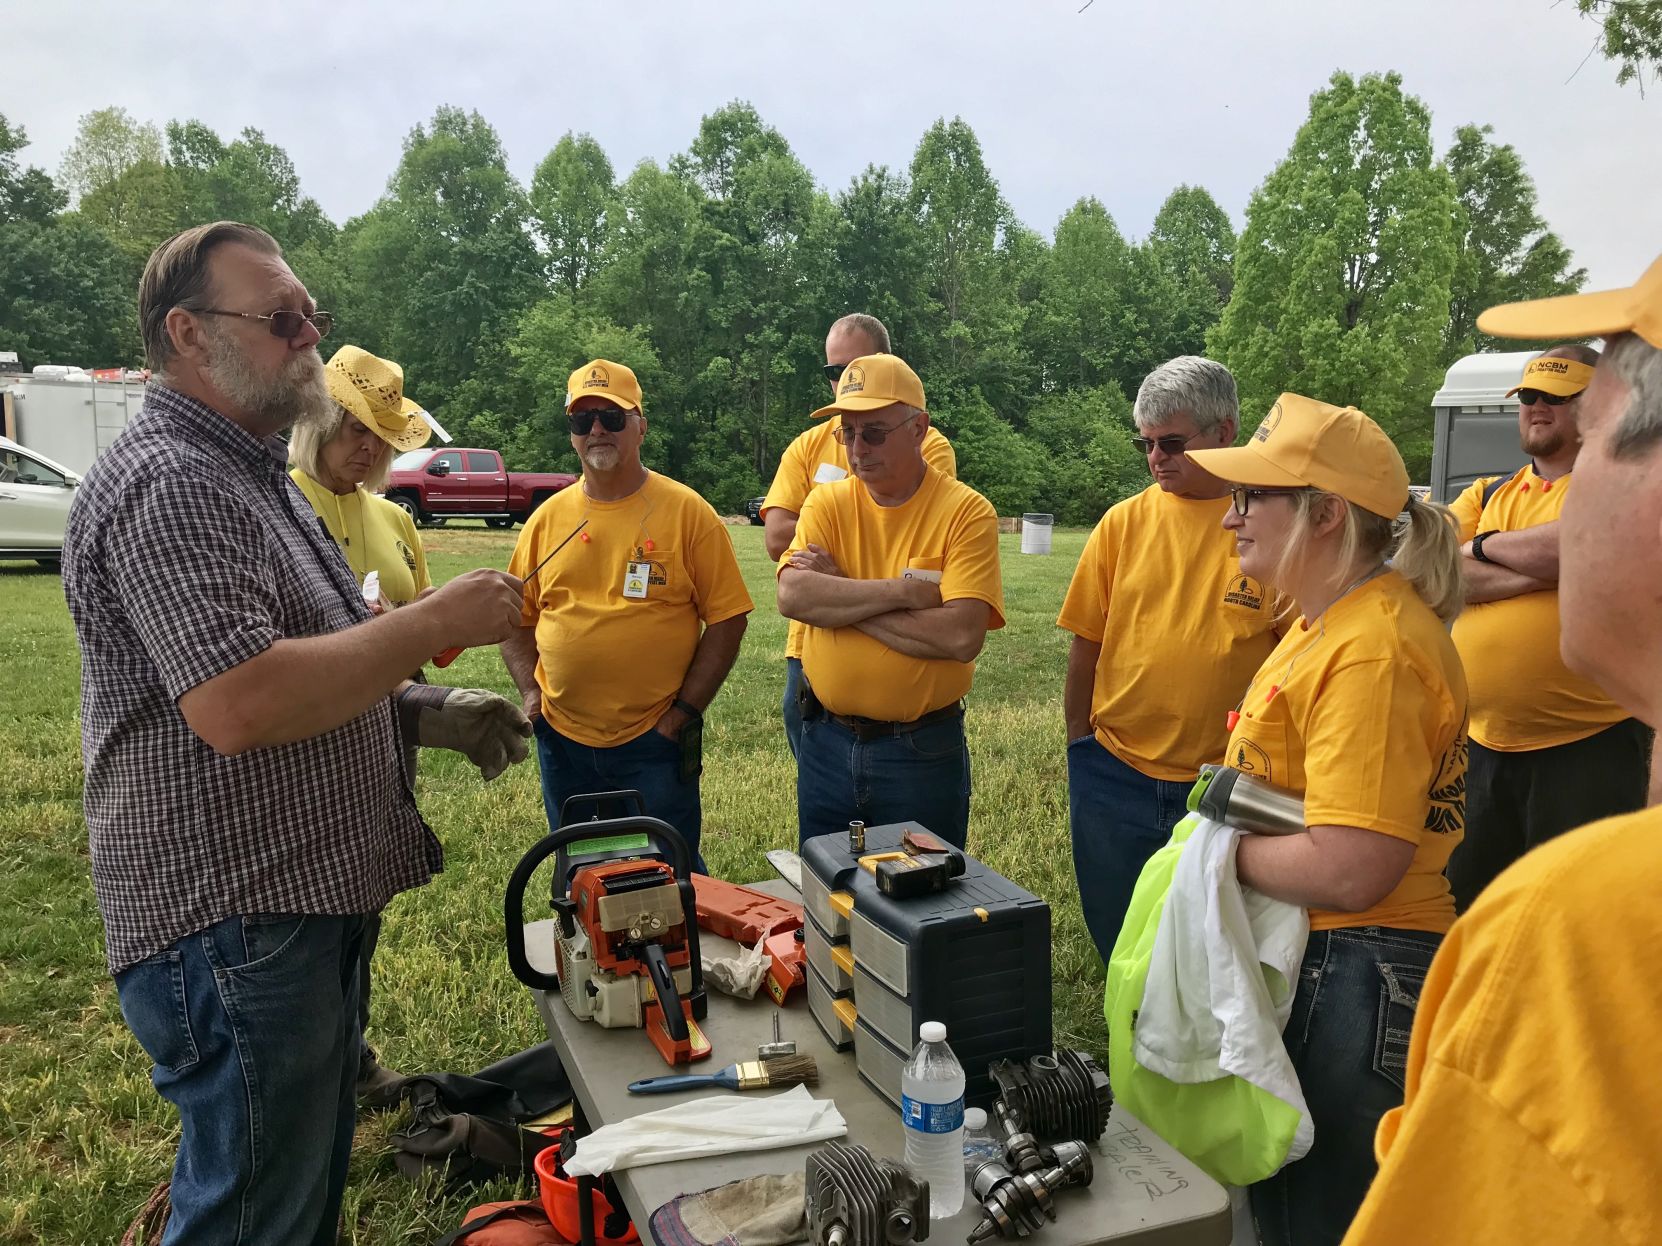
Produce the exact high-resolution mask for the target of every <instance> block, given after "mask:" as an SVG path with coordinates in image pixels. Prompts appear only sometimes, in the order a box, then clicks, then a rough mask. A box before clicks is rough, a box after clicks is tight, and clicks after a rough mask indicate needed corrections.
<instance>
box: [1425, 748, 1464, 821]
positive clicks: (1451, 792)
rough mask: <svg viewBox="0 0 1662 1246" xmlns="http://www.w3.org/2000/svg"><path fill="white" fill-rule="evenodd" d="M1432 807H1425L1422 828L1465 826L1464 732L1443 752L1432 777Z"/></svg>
mask: <svg viewBox="0 0 1662 1246" xmlns="http://www.w3.org/2000/svg"><path fill="white" fill-rule="evenodd" d="M1430 796H1431V808H1430V809H1428V810H1426V814H1425V829H1426V830H1428V831H1434V832H1436V833H1437V834H1438V835H1447V834H1448V833H1449V832H1451V831H1460V830H1464V829H1465V826H1466V732H1465V730H1464V728H1462V729H1461V732H1460V738H1459V739H1457V740H1456V741H1455V742H1454V743H1453V744H1451V745H1449V747H1448V751H1447V752H1445V753H1444V754H1443V762H1442V765H1440V766H1438V767H1437V777H1436V778H1435V779H1433V780H1432V781H1431V792H1430Z"/></svg>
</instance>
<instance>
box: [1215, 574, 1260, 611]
mask: <svg viewBox="0 0 1662 1246" xmlns="http://www.w3.org/2000/svg"><path fill="white" fill-rule="evenodd" d="M1223 600H1224V603H1225V604H1226V605H1231V606H1245V607H1246V608H1247V609H1248V610H1261V609H1263V606H1264V590H1263V589H1262V588H1260V587H1259V585H1258V581H1257V580H1254V579H1253V578H1252V577H1251V576H1245V575H1243V576H1236V577H1233V578H1232V579H1231V580H1230V582H1229V587H1228V588H1227V589H1225V590H1224V594H1223Z"/></svg>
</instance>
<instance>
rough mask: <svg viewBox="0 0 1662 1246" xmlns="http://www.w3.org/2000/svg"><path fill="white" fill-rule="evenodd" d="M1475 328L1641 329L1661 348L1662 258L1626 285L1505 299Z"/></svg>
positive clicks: (1525, 331)
mask: <svg viewBox="0 0 1662 1246" xmlns="http://www.w3.org/2000/svg"><path fill="white" fill-rule="evenodd" d="M1477 327H1478V329H1479V330H1481V331H1482V332H1484V333H1488V334H1492V335H1493V336H1495V337H1533V338H1555V337H1558V338H1578V337H1614V336H1615V335H1616V334H1618V333H1637V334H1638V335H1639V336H1640V337H1642V338H1644V339H1645V341H1647V342H1649V343H1650V344H1651V345H1652V346H1654V347H1656V349H1657V350H1662V258H1659V259H1658V260H1657V261H1656V262H1655V263H1654V264H1652V265H1651V266H1650V267H1649V268H1647V269H1645V274H1644V276H1642V277H1640V278H1639V280H1637V281H1635V282H1634V283H1633V284H1632V285H1630V286H1627V287H1626V288H1624V289H1621V290H1600V291H1598V292H1597V293H1594V294H1563V295H1560V296H1559V297H1557V298H1551V299H1531V300H1530V301H1529V302H1527V303H1504V304H1502V305H1501V306H1499V307H1491V308H1490V309H1489V310H1488V311H1486V312H1484V313H1483V314H1482V315H1481V316H1479V317H1478V318H1477ZM1540 388H1543V389H1545V388H1546V387H1545V386H1541V387H1540ZM1553 392H1556V391H1553Z"/></svg>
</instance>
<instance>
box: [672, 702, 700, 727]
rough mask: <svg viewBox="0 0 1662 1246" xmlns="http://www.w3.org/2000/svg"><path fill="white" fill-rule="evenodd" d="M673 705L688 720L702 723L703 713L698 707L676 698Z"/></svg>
mask: <svg viewBox="0 0 1662 1246" xmlns="http://www.w3.org/2000/svg"><path fill="white" fill-rule="evenodd" d="M673 704H674V706H675V708H676V709H678V710H680V711H681V712H682V713H683V714H685V715H686V716H687V717H688V718H691V719H693V720H695V721H697V722H703V721H704V711H703V710H701V709H699V708H698V706H696V705H694V704H693V703H692V702H691V701H683V700H682V699H681V698H680V697H676V698H675V701H674V703H673Z"/></svg>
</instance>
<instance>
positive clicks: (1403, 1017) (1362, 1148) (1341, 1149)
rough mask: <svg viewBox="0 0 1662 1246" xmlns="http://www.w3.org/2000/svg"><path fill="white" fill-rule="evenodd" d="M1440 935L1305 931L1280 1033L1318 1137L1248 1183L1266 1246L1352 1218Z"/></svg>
mask: <svg viewBox="0 0 1662 1246" xmlns="http://www.w3.org/2000/svg"><path fill="white" fill-rule="evenodd" d="M1442 941H1443V936H1442V935H1439V934H1426V933H1423V932H1421V931H1417V930H1393V929H1388V928H1385V927H1381V926H1359V927H1355V928H1352V929H1349V930H1324V931H1316V932H1312V933H1311V935H1310V942H1309V944H1308V945H1307V946H1306V947H1305V950H1304V963H1303V964H1302V965H1301V966H1300V967H1299V976H1298V990H1297V992H1296V993H1295V994H1294V996H1293V1009H1292V1013H1291V1015H1290V1016H1289V1017H1288V1019H1287V1028H1286V1030H1285V1031H1283V1034H1282V1037H1283V1039H1284V1040H1285V1041H1286V1044H1287V1054H1288V1055H1289V1056H1291V1057H1292V1060H1293V1068H1294V1069H1296V1070H1297V1072H1298V1080H1299V1084H1300V1086H1302V1087H1303V1090H1304V1098H1305V1102H1306V1103H1308V1104H1309V1107H1310V1116H1311V1119H1312V1121H1313V1122H1314V1124H1315V1127H1316V1141H1315V1145H1314V1146H1313V1147H1311V1148H1310V1153H1309V1154H1308V1155H1306V1156H1305V1157H1304V1158H1303V1159H1301V1160H1299V1161H1298V1162H1297V1163H1294V1164H1289V1165H1288V1166H1287V1167H1285V1168H1283V1169H1282V1170H1281V1171H1280V1172H1278V1173H1276V1174H1275V1176H1273V1177H1270V1178H1269V1179H1268V1180H1265V1181H1260V1182H1258V1183H1257V1184H1256V1185H1254V1186H1252V1187H1251V1190H1250V1193H1251V1198H1252V1217H1253V1219H1254V1221H1256V1222H1257V1225H1258V1232H1259V1235H1260V1239H1261V1240H1262V1242H1263V1243H1264V1246H1337V1244H1338V1242H1339V1240H1340V1239H1341V1238H1343V1237H1344V1235H1345V1230H1346V1229H1347V1228H1349V1227H1350V1222H1351V1221H1352V1220H1353V1219H1354V1218H1355V1216H1356V1212H1357V1209H1358V1208H1359V1207H1361V1206H1362V1198H1363V1196H1364V1195H1365V1194H1367V1192H1368V1185H1369V1183H1370V1182H1372V1180H1373V1176H1374V1172H1375V1170H1376V1168H1377V1165H1376V1163H1375V1161H1374V1153H1373V1138H1374V1134H1375V1133H1376V1132H1377V1130H1378V1128H1379V1118H1380V1117H1382V1116H1384V1115H1385V1113H1386V1112H1388V1111H1390V1110H1391V1109H1392V1108H1394V1107H1398V1106H1400V1105H1401V1103H1402V1095H1403V1079H1404V1076H1405V1074H1406V1069H1407V1065H1408V1034H1409V1031H1410V1030H1412V1029H1413V1028H1414V1012H1415V1010H1416V1009H1417V1008H1418V1006H1419V1002H1420V990H1421V988H1422V987H1424V985H1425V975H1426V971H1427V970H1428V969H1430V968H1431V958H1432V957H1433V956H1434V955H1435V954H1436V952H1437V947H1438V945H1439V944H1440V943H1442ZM1448 1127H1449V1128H1450V1129H1458V1128H1459V1127H1460V1126H1459V1122H1457V1121H1451V1122H1450V1123H1449V1126H1448ZM1451 1179H1452V1176H1451Z"/></svg>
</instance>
